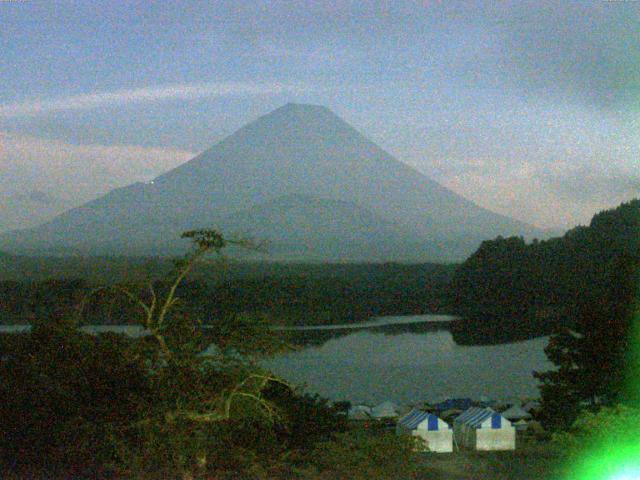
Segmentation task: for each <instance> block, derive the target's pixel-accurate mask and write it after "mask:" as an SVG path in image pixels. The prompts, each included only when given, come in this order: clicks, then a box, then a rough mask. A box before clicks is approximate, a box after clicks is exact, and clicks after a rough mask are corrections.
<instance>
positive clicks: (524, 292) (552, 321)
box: [450, 200, 640, 342]
mask: <svg viewBox="0 0 640 480" xmlns="http://www.w3.org/2000/svg"><path fill="white" fill-rule="evenodd" d="M639 257H640V200H633V201H631V202H629V203H625V204H622V205H620V206H619V207H618V208H616V209H613V210H608V211H604V212H601V213H598V214H597V215H595V216H594V217H593V219H592V221H591V223H590V225H589V226H580V227H576V228H574V229H572V230H570V231H569V232H567V233H566V234H565V235H564V236H563V237H561V238H554V239H551V240H547V241H536V240H534V241H533V242H532V243H530V244H527V243H525V241H524V240H523V239H522V238H517V237H512V238H500V237H499V238H497V239H495V240H492V241H486V242H483V243H482V245H481V246H480V248H479V249H478V250H477V251H476V252H475V253H474V254H473V255H472V256H471V257H470V258H469V259H467V260H466V261H465V262H464V263H463V264H462V265H461V266H460V267H459V268H458V270H457V271H456V273H455V275H454V278H453V281H452V283H451V288H450V295H451V308H452V309H453V310H454V311H455V312H456V313H458V314H460V315H463V316H464V317H466V318H467V319H468V320H467V321H466V322H464V325H459V326H458V329H459V330H460V331H463V332H466V333H467V336H470V337H474V336H480V337H486V338H494V339H495V338H496V337H497V336H498V335H499V332H500V331H503V332H504V331H505V330H508V331H510V332H511V333H510V335H513V336H515V337H517V338H527V337H532V336H538V335H541V334H548V333H551V332H552V331H555V330H557V329H558V328H559V327H569V326H572V325H574V324H575V319H576V315H575V313H576V311H578V310H579V309H584V305H597V304H599V303H602V302H603V301H604V299H605V298H608V295H607V292H608V291H609V290H610V289H611V287H612V282H611V279H612V278H614V277H615V272H616V271H618V270H620V268H621V265H625V264H636V263H637V260H638V258H639ZM609 297H610V296H609ZM611 301H612V302H615V301H616V299H615V298H613V299H611ZM611 309H613V305H612V306H611ZM470 332H471V333H470ZM461 336H464V335H461ZM468 340H469V342H471V341H473V339H472V338H469V339H468Z"/></svg>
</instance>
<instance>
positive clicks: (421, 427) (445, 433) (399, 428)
mask: <svg viewBox="0 0 640 480" xmlns="http://www.w3.org/2000/svg"><path fill="white" fill-rule="evenodd" d="M396 432H397V433H398V434H409V435H413V436H415V437H420V438H422V439H423V440H424V442H425V444H426V447H427V449H428V450H430V451H432V452H451V451H453V431H452V430H451V426H449V424H448V423H447V422H445V421H444V420H442V419H440V418H438V416H437V415H434V414H433V413H429V412H425V411H423V410H411V411H410V412H409V413H408V414H406V415H405V416H404V417H402V418H401V419H400V420H399V421H398V424H397V425H396Z"/></svg>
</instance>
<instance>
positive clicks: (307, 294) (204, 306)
mask: <svg viewBox="0 0 640 480" xmlns="http://www.w3.org/2000/svg"><path fill="white" fill-rule="evenodd" d="M23 261H24V260H23ZM67 261H69V260H67ZM79 261H81V262H87V259H82V260H79ZM96 261H97V262H98V263H99V264H101V263H102V262H104V259H98V260H96ZM146 265H147V268H150V269H152V270H155V271H157V272H162V271H164V270H166V266H165V265H164V263H162V262H161V261H158V262H157V263H155V264H153V263H151V262H150V261H147V264H146ZM118 268H120V267H118ZM453 271H454V266H448V265H432V264H419V265H403V264H394V263H388V264H362V265H357V264H352V265H300V264H292V265H286V264H231V265H230V266H229V267H228V268H226V269H225V270H223V271H222V273H221V271H220V270H218V269H210V270H207V269H205V267H201V268H200V269H199V270H198V271H196V272H195V274H194V280H190V281H188V282H184V283H183V284H182V285H181V286H180V287H179V292H178V294H179V296H180V298H185V299H188V305H189V308H191V309H192V310H193V311H192V312H191V313H194V314H196V315H197V317H198V318H200V320H201V321H202V322H203V323H212V322H214V321H215V319H216V318H218V317H219V316H221V315H223V314H225V315H227V314H230V313H236V314H239V313H252V314H256V313H259V314H263V315H265V316H266V317H267V318H269V319H270V321H272V322H273V323H279V324H329V323H342V322H354V321H362V320H367V319H368V318H370V317H371V316H375V315H392V314H421V313H433V312H441V311H443V309H444V308H445V305H444V302H445V297H446V285H447V283H448V282H449V281H450V279H451V276H452V274H453ZM52 273H53V272H52ZM122 278H123V277H122V276H119V275H116V274H114V275H113V278H111V282H115V281H117V280H121V279H122ZM98 284H99V283H98V282H97V281H96V280H95V277H94V279H93V281H91V280H86V279H73V280H63V279H56V280H42V281H15V280H13V281H9V280H6V281H2V282H0V321H1V322H2V323H5V324H12V323H31V322H32V321H33V320H34V319H41V318H46V317H50V316H52V315H54V316H55V314H56V311H66V310H68V309H69V308H71V307H72V306H74V305H75V306H77V305H79V304H80V303H81V302H82V299H83V298H84V297H85V296H87V295H88V294H89V293H90V292H92V291H93V289H94V288H95V287H96V286H97V285H98ZM111 284H113V283H111ZM128 285H129V286H130V287H129V288H130V289H131V290H133V291H136V292H138V293H139V294H141V295H144V294H145V291H146V286H145V285H144V284H143V283H142V282H140V281H135V282H134V281H130V283H128ZM155 286H156V288H160V289H161V288H162V285H161V284H159V283H158V284H156V285H155ZM94 297H96V298H94V299H93V301H92V303H91V308H87V309H86V310H85V312H84V314H85V321H86V323H94V324H105V323H111V324H125V323H131V322H132V319H134V318H136V316H137V315H138V313H139V312H138V311H137V309H138V307H137V306H136V305H135V304H133V303H131V302H129V301H127V299H126V297H124V296H122V295H121V296H120V297H118V298H117V300H115V299H114V297H113V295H111V293H110V292H101V293H98V294H95V295H94Z"/></svg>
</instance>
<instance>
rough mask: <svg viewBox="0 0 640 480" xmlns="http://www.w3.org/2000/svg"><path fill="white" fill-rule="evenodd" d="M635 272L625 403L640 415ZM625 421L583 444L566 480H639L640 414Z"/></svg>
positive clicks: (639, 297)
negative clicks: (581, 451)
mask: <svg viewBox="0 0 640 480" xmlns="http://www.w3.org/2000/svg"><path fill="white" fill-rule="evenodd" d="M634 273H635V278H636V281H635V286H636V292H635V295H634V297H635V298H634V301H633V305H632V306H631V312H633V313H632V314H631V318H630V327H629V343H628V349H627V353H626V357H625V358H626V368H627V371H626V378H625V380H626V385H625V386H626V389H625V397H626V398H625V400H626V403H627V404H628V405H629V406H631V407H635V409H636V412H640V269H637V270H636V271H635V272H634ZM622 418H624V416H623V417H622ZM624 420H626V421H624ZM624 420H623V423H622V424H620V423H619V422H620V419H618V423H616V422H615V421H614V422H613V423H614V424H613V425H610V424H606V423H603V424H602V431H600V432H594V433H593V435H592V438H591V441H590V442H589V443H587V444H586V445H584V447H583V449H582V450H583V453H582V455H581V456H580V457H578V458H577V460H576V458H575V457H574V459H573V460H572V461H571V464H568V465H566V468H565V471H566V472H568V473H567V474H566V475H565V476H563V477H562V478H563V480H640V413H639V414H638V416H637V417H636V418H629V417H628V416H627V417H626V418H624Z"/></svg>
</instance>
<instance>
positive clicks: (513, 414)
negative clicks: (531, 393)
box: [502, 405, 531, 420]
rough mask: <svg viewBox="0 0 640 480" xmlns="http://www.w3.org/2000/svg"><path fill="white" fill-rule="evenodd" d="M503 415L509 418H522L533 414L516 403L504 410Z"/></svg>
mask: <svg viewBox="0 0 640 480" xmlns="http://www.w3.org/2000/svg"><path fill="white" fill-rule="evenodd" d="M502 416H503V417H504V418H506V419H507V420H522V419H524V418H531V414H529V413H527V412H526V411H525V410H524V409H522V407H519V406H517V405H514V406H513V407H511V408H508V409H506V410H505V411H504V412H502Z"/></svg>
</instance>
